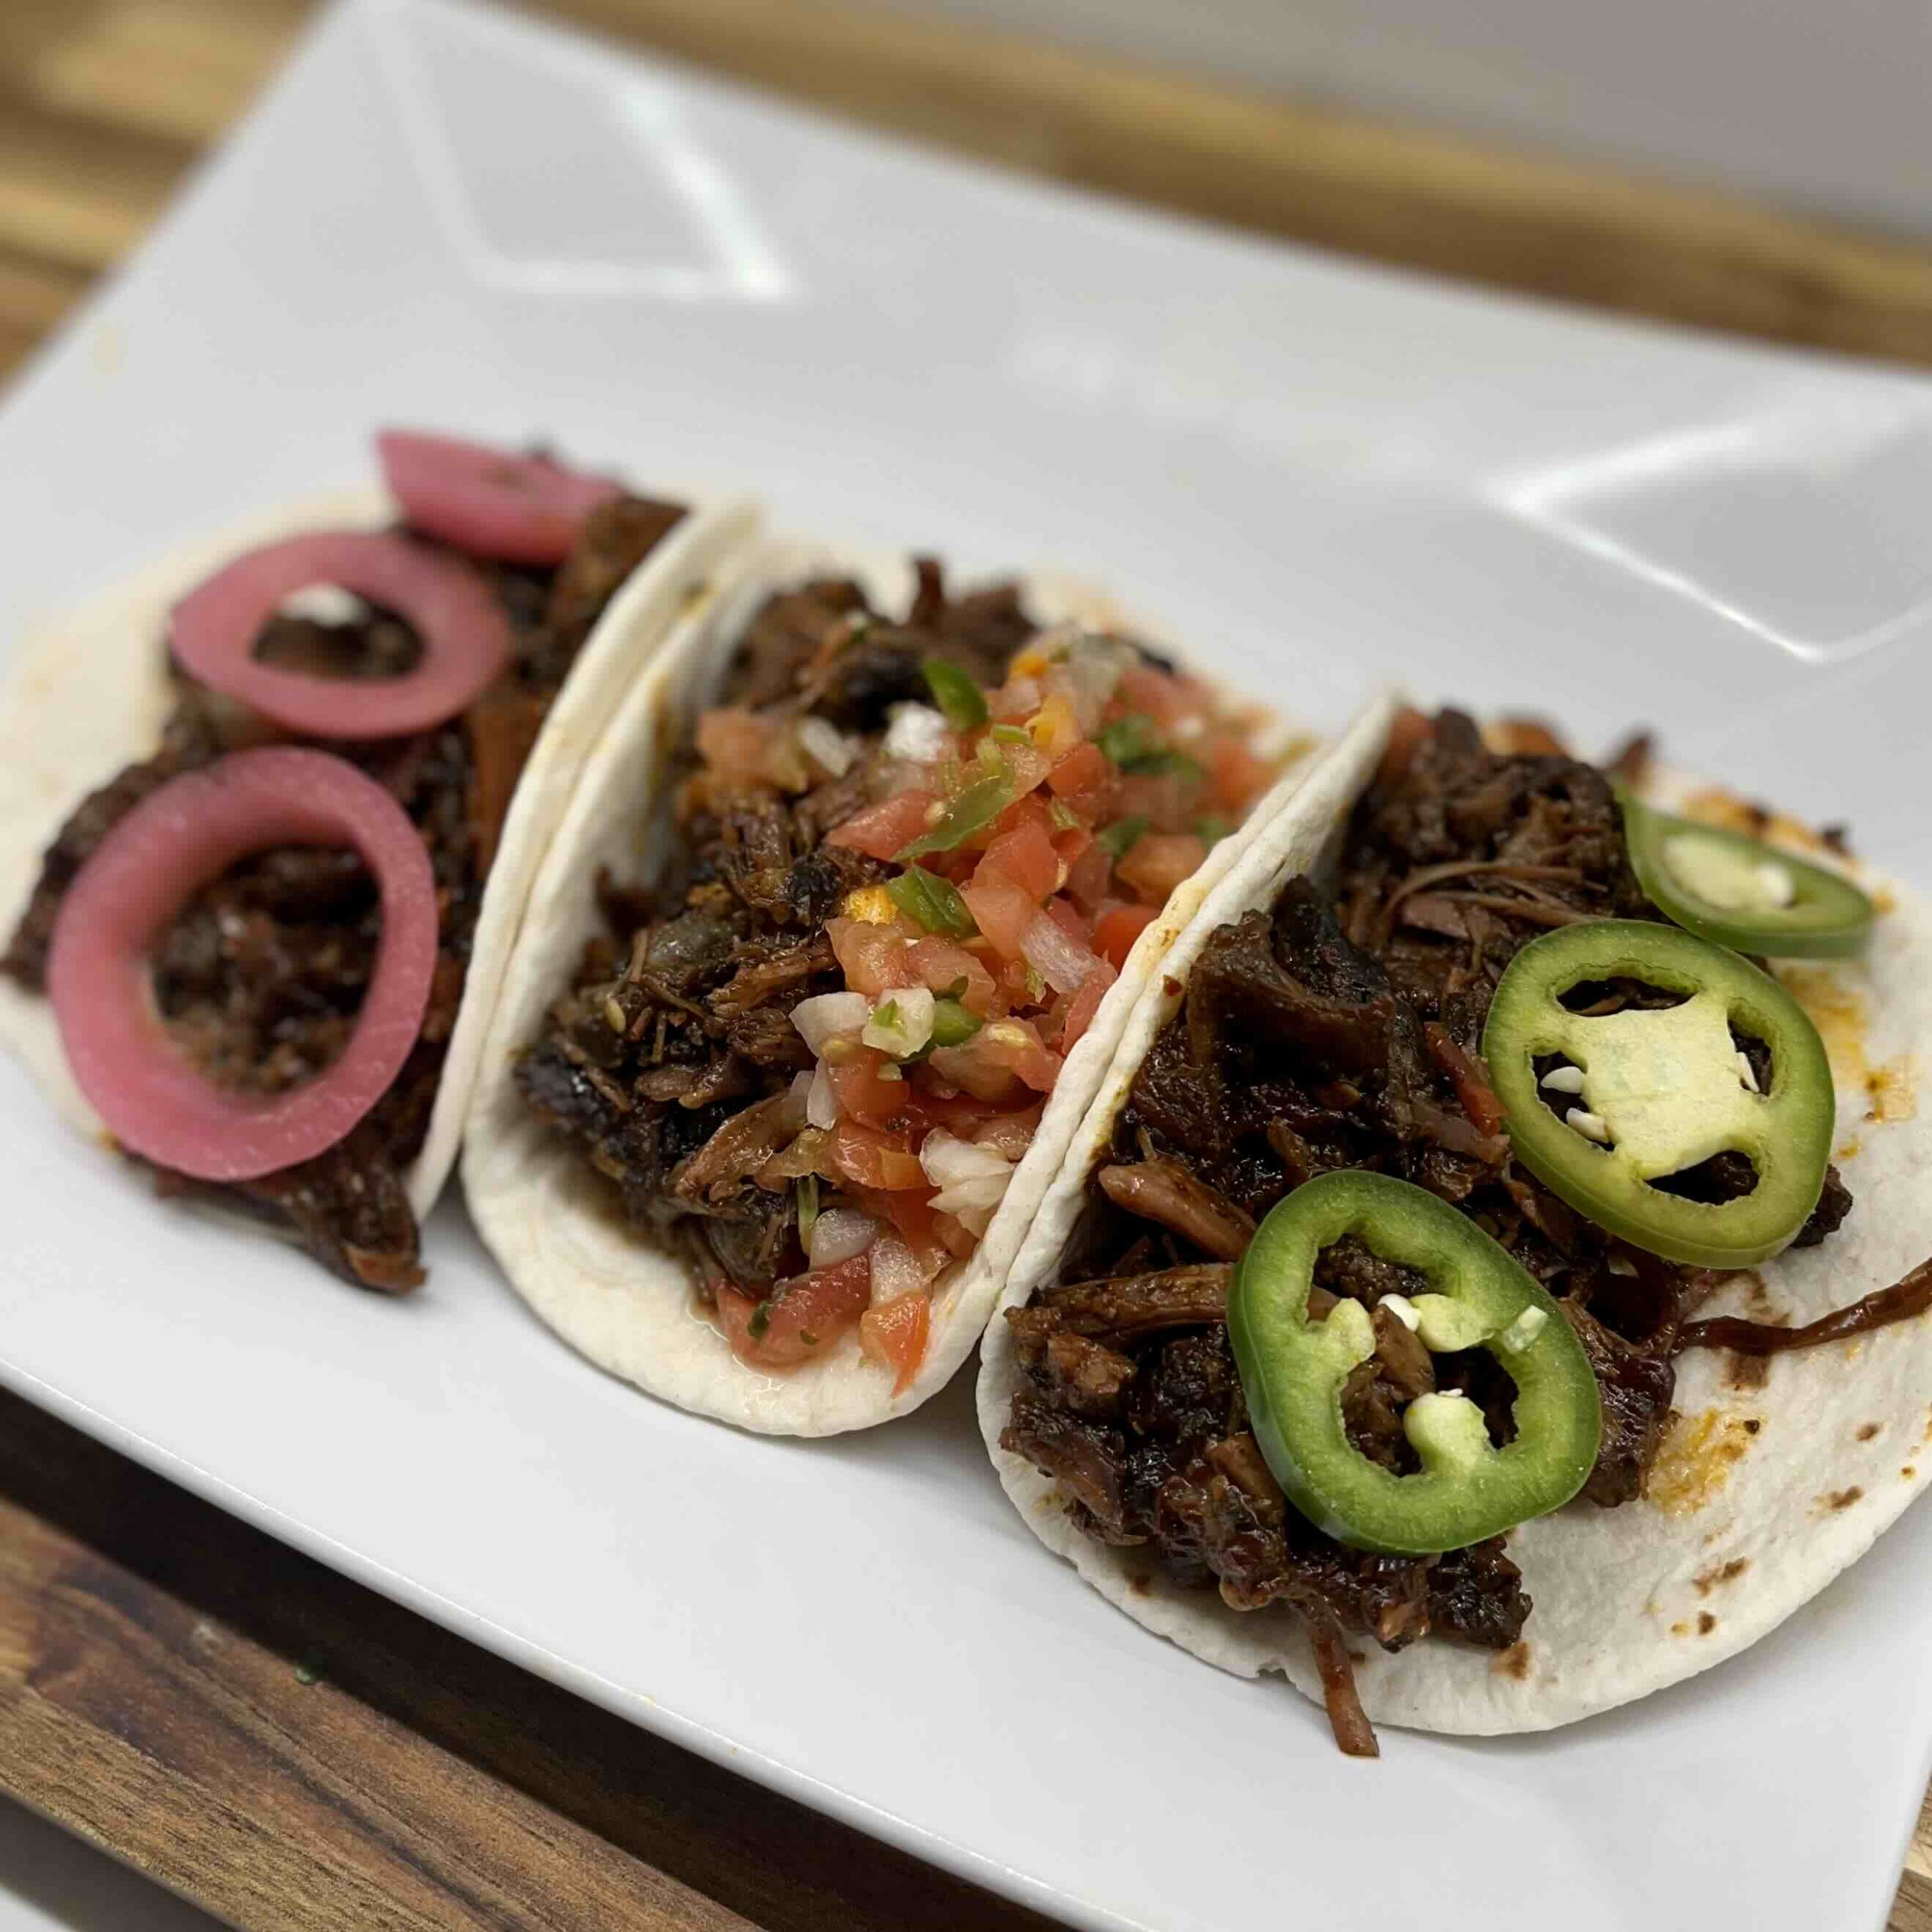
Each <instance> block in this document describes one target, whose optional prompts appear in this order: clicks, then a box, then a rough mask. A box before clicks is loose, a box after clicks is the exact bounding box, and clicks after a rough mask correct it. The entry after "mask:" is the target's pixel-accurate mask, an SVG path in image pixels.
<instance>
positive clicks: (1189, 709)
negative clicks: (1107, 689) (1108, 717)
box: [1110, 664, 1204, 733]
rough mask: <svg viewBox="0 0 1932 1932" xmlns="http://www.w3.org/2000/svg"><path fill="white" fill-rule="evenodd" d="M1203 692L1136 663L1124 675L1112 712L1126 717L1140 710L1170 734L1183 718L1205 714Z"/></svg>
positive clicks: (1152, 668)
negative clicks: (1129, 713)
mask: <svg viewBox="0 0 1932 1932" xmlns="http://www.w3.org/2000/svg"><path fill="white" fill-rule="evenodd" d="M1201 698H1202V694H1201V691H1199V690H1198V688H1192V687H1190V685H1189V684H1188V683H1187V682H1186V681H1185V680H1184V679H1183V678H1175V677H1170V676H1169V675H1168V673H1167V672H1164V671H1157V670H1155V668H1154V667H1153V666H1152V665H1151V664H1132V665H1130V666H1128V668H1127V669H1126V670H1124V671H1123V672H1121V679H1120V682H1119V684H1118V685H1116V686H1115V690H1114V703H1113V705H1112V706H1111V707H1110V709H1116V710H1118V711H1119V712H1121V713H1122V714H1123V715H1124V714H1125V713H1127V712H1131V711H1137V712H1140V713H1141V714H1142V715H1143V716H1144V717H1147V718H1152V720H1153V721H1154V722H1155V724H1157V725H1158V726H1159V727H1160V728H1161V731H1162V732H1163V733H1166V732H1168V731H1172V730H1173V728H1174V726H1175V725H1177V724H1179V723H1180V721H1181V720H1182V719H1183V718H1186V717H1187V716H1189V715H1190V714H1191V713H1195V712H1199V711H1201V709H1203V708H1204V707H1203V705H1202V703H1201Z"/></svg>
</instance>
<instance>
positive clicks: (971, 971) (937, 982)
mask: <svg viewBox="0 0 1932 1932" xmlns="http://www.w3.org/2000/svg"><path fill="white" fill-rule="evenodd" d="M906 964H907V965H908V966H909V968H911V970H912V973H913V974H914V975H915V977H916V978H917V980H918V983H919V984H920V985H921V986H928V987H930V988H931V989H932V991H933V992H936V993H944V992H951V991H952V989H953V988H954V987H955V986H958V983H959V982H960V981H961V980H964V981H965V982H966V987H965V990H964V992H961V993H960V994H959V995H958V1000H959V1003H960V1004H961V1006H963V1007H964V1008H965V1009H966V1010H967V1011H968V1012H969V1013H977V1014H979V1015H980V1017H982V1018H983V1017H985V1016H986V1014H989V1013H990V1012H992V1010H993V976H992V974H990V973H989V972H988V971H986V967H985V965H984V964H983V963H982V962H981V961H980V959H979V958H977V955H974V954H973V953H971V952H968V951H967V950H966V949H965V948H964V946H955V945H954V944H953V943H952V940H946V939H921V940H914V941H913V943H912V945H910V946H908V947H907V948H906Z"/></svg>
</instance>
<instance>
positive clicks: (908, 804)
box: [825, 791, 939, 859]
mask: <svg viewBox="0 0 1932 1932" xmlns="http://www.w3.org/2000/svg"><path fill="white" fill-rule="evenodd" d="M938 802H939V801H938V800H937V798H935V797H934V795H933V794H932V793H931V792H921V791H912V792H899V793H897V795H895V796H894V797H892V798H884V799H881V801H879V803H878V804H875V805H868V806H867V807H866V809H865V810H864V811H862V812H855V813H854V814H853V815H852V817H850V818H848V820H846V821H845V823H844V824H843V825H841V826H839V827H838V829H837V830H836V831H835V832H831V833H829V834H828V835H827V836H826V841H825V842H826V844H828V845H849V846H851V848H853V849H854V851H860V852H863V853H864V854H866V857H868V858H872V859H896V858H897V857H898V856H899V854H900V853H901V852H903V851H905V849H906V847H907V846H909V844H912V841H913V840H914V839H915V838H918V837H919V836H920V835H921V834H922V833H924V832H925V831H926V830H927V829H928V826H930V824H931V811H932V808H933V807H934V805H936V804H938Z"/></svg>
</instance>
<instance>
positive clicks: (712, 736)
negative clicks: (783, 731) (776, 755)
mask: <svg viewBox="0 0 1932 1932" xmlns="http://www.w3.org/2000/svg"><path fill="white" fill-rule="evenodd" d="M771 730H772V728H771V722H770V721H769V720H768V719H766V718H760V717H758V715H756V714H755V712H749V711H747V710H746V709H744V708H743V706H741V705H735V704H734V705H724V706H719V707H718V709H716V710H715V711H707V712H704V713H703V715H702V716H700V718H699V719H698V721H697V751H698V756H699V757H700V758H703V760H704V761H705V763H706V764H707V765H709V767H710V768H711V769H712V771H714V772H715V773H716V774H718V777H721V778H724V779H728V780H731V782H732V783H735V784H740V785H748V784H755V783H757V782H758V780H760V779H761V777H763V776H764V754H765V751H766V749H767V747H768V746H769V745H770V744H771Z"/></svg>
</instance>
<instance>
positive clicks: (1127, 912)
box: [1094, 906, 1160, 973]
mask: <svg viewBox="0 0 1932 1932" xmlns="http://www.w3.org/2000/svg"><path fill="white" fill-rule="evenodd" d="M1159 917H1160V913H1159V912H1158V909H1156V908H1155V907H1154V906H1109V907H1108V908H1107V909H1106V911H1105V912H1103V913H1102V914H1101V915H1100V918H1097V920H1095V921H1094V951H1095V952H1097V953H1098V954H1099V955H1100V957H1101V958H1103V959H1104V960H1106V962H1107V963H1108V964H1109V965H1110V966H1112V968H1113V969H1114V971H1115V972H1117V973H1124V972H1125V971H1127V955H1128V954H1129V953H1130V952H1132V951H1133V950H1134V941H1135V940H1137V939H1138V938H1139V937H1140V935H1141V934H1143V933H1144V932H1145V931H1146V930H1147V928H1149V926H1151V925H1152V924H1153V923H1154V921H1155V920H1156V919H1157V918H1159Z"/></svg>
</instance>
